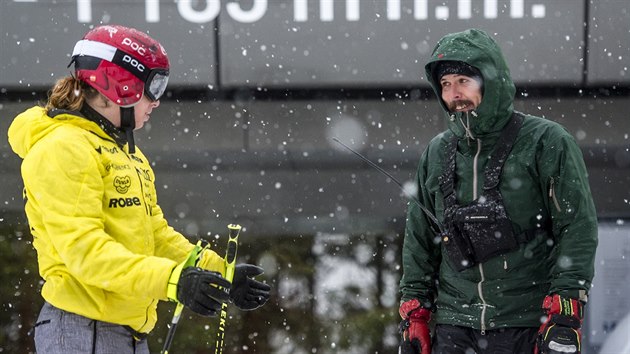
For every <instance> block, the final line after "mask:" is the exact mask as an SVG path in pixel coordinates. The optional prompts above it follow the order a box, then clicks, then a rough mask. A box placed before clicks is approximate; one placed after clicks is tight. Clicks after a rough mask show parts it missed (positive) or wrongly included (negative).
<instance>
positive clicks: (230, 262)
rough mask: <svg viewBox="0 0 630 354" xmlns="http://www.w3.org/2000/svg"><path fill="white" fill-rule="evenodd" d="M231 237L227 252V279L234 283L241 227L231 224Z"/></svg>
mask: <svg viewBox="0 0 630 354" xmlns="http://www.w3.org/2000/svg"><path fill="white" fill-rule="evenodd" d="M228 230H229V237H228V244H227V251H226V253H225V279H227V280H229V281H230V282H232V280H233V279H234V268H235V265H236V249H237V246H238V235H239V234H240V233H241V225H238V224H229V225H228Z"/></svg>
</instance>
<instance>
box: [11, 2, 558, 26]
mask: <svg viewBox="0 0 630 354" xmlns="http://www.w3.org/2000/svg"><path fill="white" fill-rule="evenodd" d="M14 1H16V0H14ZM18 1H26V0H18ZM92 1H94V0H77V20H78V21H79V22H80V23H89V22H92V21H93V19H92ZM309 1H310V2H313V3H316V4H317V5H319V6H315V7H311V9H310V11H319V13H318V16H316V17H317V19H318V20H319V21H321V22H331V21H333V20H334V19H335V4H336V3H338V2H340V1H344V3H345V20H346V21H359V20H360V18H361V4H362V2H361V0H337V1H335V0H293V21H295V22H307V21H308V20H309V15H310V13H309V6H308V5H309ZM406 1H409V0H387V4H386V5H387V8H386V12H387V13H386V18H387V20H388V21H401V20H402V18H403V14H407V12H411V11H403V10H402V4H406ZM430 1H431V0H413V18H414V19H415V20H420V21H423V20H428V19H429V9H430V8H429V2H430ZM287 2H288V1H287ZM432 2H433V3H435V5H433V10H434V16H435V19H437V20H447V19H449V17H450V13H451V11H450V10H451V9H450V8H449V7H448V6H446V5H445V4H444V1H441V0H433V1H432ZM472 2H473V1H472V0H457V9H455V10H453V13H456V14H457V15H456V16H457V18H458V19H462V20H468V19H471V18H473V17H474V15H477V16H479V14H478V13H477V12H476V11H475V12H473V11H472ZM524 2H525V1H524V0H510V5H509V7H510V8H509V11H508V14H509V16H510V18H517V19H522V18H524V17H525V4H524ZM144 3H145V13H144V15H145V20H146V21H147V22H148V23H159V22H160V0H144ZM176 3H177V11H178V13H179V15H180V16H181V17H182V18H183V19H184V20H186V21H188V22H192V23H208V22H212V21H214V20H215V19H216V18H217V16H219V13H220V12H221V4H222V3H225V9H226V11H227V14H228V15H229V16H230V18H232V19H233V20H234V21H236V22H240V23H253V22H256V21H259V20H260V19H262V18H263V17H264V16H265V15H266V14H267V12H268V7H269V6H268V4H269V0H253V2H247V3H248V4H252V5H251V7H250V8H249V9H243V5H242V4H241V3H240V1H239V0H177V1H176ZM193 5H194V6H193ZM203 5H205V6H203ZM506 7H507V6H506ZM198 9H199V10H198ZM314 9H316V10H314ZM545 10H546V8H545V5H544V4H533V5H531V18H544V17H545V16H546V11H545ZM506 11H507V9H506ZM501 13H502V14H503V13H505V12H504V10H501ZM482 15H483V17H484V18H486V19H495V18H497V17H498V16H499V7H498V0H484V1H483V11H482Z"/></svg>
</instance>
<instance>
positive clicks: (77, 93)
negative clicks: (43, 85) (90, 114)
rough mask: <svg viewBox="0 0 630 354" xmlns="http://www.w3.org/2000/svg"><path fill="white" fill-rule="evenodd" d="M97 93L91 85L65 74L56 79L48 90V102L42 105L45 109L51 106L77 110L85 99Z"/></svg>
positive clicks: (49, 108) (51, 107)
mask: <svg viewBox="0 0 630 354" xmlns="http://www.w3.org/2000/svg"><path fill="white" fill-rule="evenodd" d="M98 95H99V93H98V91H96V89H94V88H93V87H92V86H90V85H88V84H86V83H85V82H83V81H81V80H79V79H77V78H75V77H74V76H66V77H64V78H62V79H59V80H57V82H55V85H54V86H53V87H52V88H51V89H50V91H48V102H46V105H45V106H44V107H45V108H46V110H47V111H49V110H51V109H53V108H57V109H66V110H69V111H78V110H80V109H81V107H82V106H83V103H84V102H85V101H86V100H89V99H92V98H94V97H96V96H98Z"/></svg>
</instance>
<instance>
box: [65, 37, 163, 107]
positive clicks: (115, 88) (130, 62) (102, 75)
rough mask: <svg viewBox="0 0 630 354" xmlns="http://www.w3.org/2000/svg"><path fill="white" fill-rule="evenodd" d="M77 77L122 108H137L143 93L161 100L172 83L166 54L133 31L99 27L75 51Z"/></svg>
mask: <svg viewBox="0 0 630 354" xmlns="http://www.w3.org/2000/svg"><path fill="white" fill-rule="evenodd" d="M73 62H74V67H75V71H76V75H77V78H78V79H80V80H82V81H84V82H86V83H87V84H89V85H90V86H92V87H94V88H95V89H96V90H98V92H100V93H102V94H103V95H104V96H105V97H107V98H109V99H110V100H112V101H113V102H114V103H116V104H117V105H119V106H123V107H129V106H133V105H135V104H136V103H138V101H140V98H142V94H143V92H144V94H146V95H147V97H148V98H149V99H151V100H152V101H157V100H159V99H160V97H161V96H162V94H163V93H164V91H165V90H166V85H167V83H168V74H169V62H168V56H167V55H166V51H165V50H164V48H163V47H162V45H161V44H160V43H159V42H158V41H156V40H155V39H153V38H151V37H149V36H148V35H147V34H146V33H143V32H140V31H138V30H136V29H133V28H128V27H123V26H118V25H107V26H99V27H96V28H94V29H92V30H91V31H89V32H88V33H86V34H85V36H84V37H83V39H82V40H80V41H78V42H77V44H76V45H75V46H74V51H73V52H72V62H71V63H70V64H72V63H73Z"/></svg>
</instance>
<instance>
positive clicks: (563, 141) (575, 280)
mask: <svg viewBox="0 0 630 354" xmlns="http://www.w3.org/2000/svg"><path fill="white" fill-rule="evenodd" d="M445 60H455V61H463V62H466V63H468V64H469V65H472V66H474V67H475V68H477V69H478V70H479V71H480V72H481V74H482V77H483V98H482V101H481V103H480V105H479V106H478V107H477V108H476V109H475V110H474V111H473V112H468V113H464V112H458V113H455V114H451V113H449V112H448V110H447V109H446V106H445V104H444V102H443V101H442V99H441V98H440V97H441V89H440V84H439V82H438V81H437V80H436V77H435V76H434V70H435V68H436V66H437V64H438V63H440V62H441V61H445ZM425 69H426V74H427V78H428V80H429V81H430V83H431V85H432V87H433V89H434V91H435V92H436V94H437V96H438V98H440V99H439V102H440V104H441V105H442V107H443V108H444V110H445V111H446V119H447V123H448V130H447V131H445V132H443V133H441V134H439V135H438V136H436V137H435V138H434V139H433V140H432V141H431V142H430V143H429V146H428V147H427V149H426V150H425V151H424V153H423V154H422V156H421V159H420V163H419V166H418V172H417V176H416V178H417V184H418V186H419V188H418V195H417V197H418V199H419V200H420V202H421V203H422V204H423V205H424V206H426V207H427V208H428V209H429V210H430V211H431V212H432V213H433V214H434V215H435V216H436V217H437V218H438V220H439V221H440V222H443V221H444V215H443V214H444V200H443V195H442V192H441V190H440V187H439V183H438V177H439V176H440V175H441V174H442V173H443V168H444V167H443V161H444V155H445V149H446V144H447V143H448V141H449V140H450V138H451V137H452V136H453V134H455V135H457V136H458V138H459V139H460V140H459V142H458V148H457V155H456V174H457V178H456V181H455V188H456V196H457V200H458V203H459V204H460V205H466V204H468V203H470V202H472V201H473V200H474V199H476V198H478V197H479V196H480V194H482V191H483V182H484V168H485V165H486V162H487V161H488V156H489V155H490V154H491V153H492V152H493V150H494V148H495V143H496V141H497V139H498V137H499V135H500V133H501V130H502V129H503V127H504V126H505V125H506V124H507V122H508V121H509V120H510V117H511V116H512V114H513V111H514V108H513V101H514V94H515V91H516V90H515V87H514V83H513V82H512V79H511V77H510V72H509V69H508V67H507V65H506V62H505V59H504V58H503V55H502V53H501V50H500V48H499V46H498V45H497V44H496V42H495V41H494V40H493V39H492V38H491V37H489V36H488V35H487V34H486V33H484V32H483V31H480V30H475V29H472V30H468V31H464V32H461V33H454V34H450V35H447V36H445V37H444V38H442V39H441V40H440V41H439V43H438V44H437V46H436V48H435V49H434V51H433V53H432V57H431V59H430V61H429V63H428V64H427V65H426V67H425ZM465 122H467V123H466V124H467V125H468V127H469V130H468V131H469V133H468V134H466V129H464V126H463V123H465ZM499 190H500V192H501V195H502V196H503V200H504V204H505V207H506V210H507V214H508V217H509V218H510V220H511V222H512V227H513V231H514V232H515V234H519V233H521V232H523V231H524V230H530V229H534V228H536V227H537V226H542V227H543V228H544V230H545V231H544V232H541V233H538V234H537V236H536V237H535V238H534V239H532V240H531V241H529V242H528V243H525V244H521V245H520V248H519V249H518V250H515V251H511V252H508V253H505V254H503V255H500V256H496V257H494V258H491V259H489V260H488V261H486V262H484V263H481V264H477V265H475V266H474V267H471V268H468V269H465V270H463V271H461V272H458V271H456V270H455V269H453V268H452V267H451V266H450V264H449V261H448V260H447V255H446V253H445V251H444V247H443V245H442V243H441V242H440V241H441V239H440V237H439V235H436V234H435V233H434V232H433V231H432V228H431V224H430V222H429V219H428V218H427V217H426V215H425V214H424V213H423V212H422V211H421V210H420V208H419V207H418V206H417V205H415V204H414V203H410V204H409V208H408V214H407V224H406V230H405V239H404V245H403V260H402V261H403V276H402V279H401V281H400V291H401V295H402V301H408V300H411V299H414V298H415V299H419V300H420V302H421V303H423V304H424V305H425V306H431V307H432V308H433V309H435V314H434V319H435V321H436V322H437V323H438V324H451V325H458V326H465V327H470V328H475V329H478V330H482V331H485V330H491V329H496V328H502V327H539V326H540V324H541V322H540V319H541V316H543V315H544V312H543V310H542V308H541V305H542V302H543V299H544V297H545V296H546V295H549V294H553V293H557V294H560V295H562V296H568V297H573V298H581V299H584V298H585V295H586V294H587V293H588V290H589V289H590V287H591V281H592V278H593V273H594V266H593V263H594V259H595V249H596V247H597V217H596V212H595V207H594V203H593V200H592V196H591V192H590V189H589V184H588V176H587V172H586V167H585V165H584V160H583V157H582V154H581V151H580V149H579V147H578V146H577V144H576V142H575V140H574V139H573V137H572V136H571V135H570V134H569V133H568V132H567V131H566V130H565V129H564V128H563V127H562V126H560V125H559V124H557V123H554V122H552V121H549V120H546V119H543V118H539V117H534V116H530V115H525V119H524V122H523V126H522V128H521V130H520V131H519V133H518V136H517V137H516V140H515V142H514V146H513V148H512V151H511V153H510V155H509V156H508V158H507V160H506V162H505V165H504V167H503V172H502V174H501V177H500V184H499Z"/></svg>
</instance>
